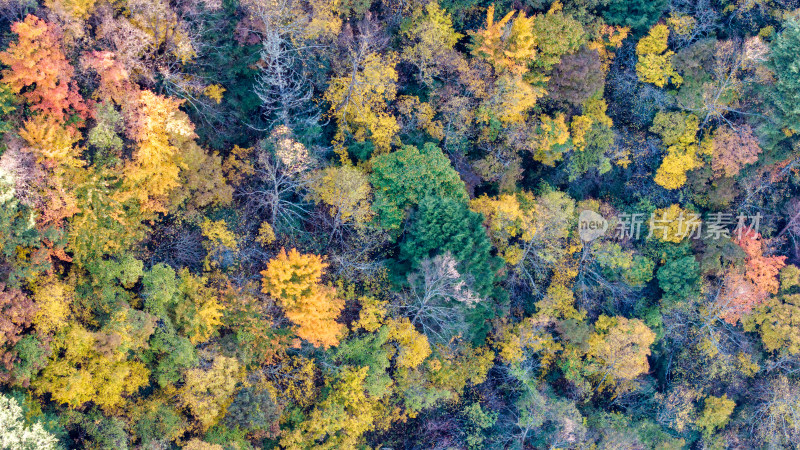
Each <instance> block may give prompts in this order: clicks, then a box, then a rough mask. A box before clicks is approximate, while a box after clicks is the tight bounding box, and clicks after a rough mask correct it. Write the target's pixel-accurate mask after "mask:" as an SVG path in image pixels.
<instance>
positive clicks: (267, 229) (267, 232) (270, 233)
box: [256, 220, 276, 245]
mask: <svg viewBox="0 0 800 450" xmlns="http://www.w3.org/2000/svg"><path fill="white" fill-rule="evenodd" d="M275 238H276V237H275V230H273V229H272V225H270V224H269V222H267V221H266V220H265V221H264V222H262V223H261V226H260V227H258V236H256V242H258V243H259V244H261V245H269V244H272V243H273V242H275Z"/></svg>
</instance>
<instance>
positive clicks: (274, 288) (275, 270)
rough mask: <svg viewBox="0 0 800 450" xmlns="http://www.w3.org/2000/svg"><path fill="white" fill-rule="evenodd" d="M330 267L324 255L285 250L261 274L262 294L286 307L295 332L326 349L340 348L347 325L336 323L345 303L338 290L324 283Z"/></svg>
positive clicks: (285, 309) (284, 308) (287, 315)
mask: <svg viewBox="0 0 800 450" xmlns="http://www.w3.org/2000/svg"><path fill="white" fill-rule="evenodd" d="M327 266H328V265H327V264H326V263H324V262H323V261H322V258H321V257H320V256H317V255H311V254H308V255H303V254H300V252H298V251H297V250H296V249H291V250H290V251H289V253H286V251H285V250H284V249H281V252H280V253H279V254H278V255H277V256H276V257H275V258H273V259H272V260H271V261H270V262H269V264H267V269H266V270H264V271H262V272H261V275H263V278H262V280H261V281H262V292H264V293H266V294H269V295H271V296H272V297H274V298H275V299H276V300H277V301H278V303H279V304H280V305H281V306H282V307H283V310H284V312H285V313H286V317H287V318H289V320H291V321H292V322H293V323H294V324H295V325H296V327H295V333H296V334H297V335H298V336H299V337H301V338H302V339H305V340H307V341H309V342H310V343H311V344H312V345H314V346H316V347H323V348H328V347H330V346H333V345H337V344H338V343H339V337H340V336H341V334H342V333H343V331H344V326H343V325H341V324H339V323H337V322H336V318H337V317H339V313H340V312H341V311H342V308H343V307H344V302H343V301H342V300H341V299H338V298H336V290H335V289H334V288H332V287H329V286H325V285H323V284H321V283H320V279H321V278H322V273H323V271H324V270H325V267H327Z"/></svg>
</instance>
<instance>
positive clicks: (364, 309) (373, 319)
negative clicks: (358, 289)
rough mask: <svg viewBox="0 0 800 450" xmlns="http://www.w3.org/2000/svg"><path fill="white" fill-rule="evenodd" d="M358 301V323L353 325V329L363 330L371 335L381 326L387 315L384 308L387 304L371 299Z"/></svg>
mask: <svg viewBox="0 0 800 450" xmlns="http://www.w3.org/2000/svg"><path fill="white" fill-rule="evenodd" d="M358 301H359V303H361V311H360V312H359V315H358V321H357V322H355V323H354V324H353V329H358V328H363V329H365V330H367V331H369V332H370V333H372V332H374V331H375V330H377V329H378V328H380V327H381V326H382V325H383V323H384V320H385V318H386V316H387V315H388V314H389V311H388V310H387V308H386V305H387V304H388V302H386V301H380V300H376V299H375V298H373V297H361V298H359V299H358Z"/></svg>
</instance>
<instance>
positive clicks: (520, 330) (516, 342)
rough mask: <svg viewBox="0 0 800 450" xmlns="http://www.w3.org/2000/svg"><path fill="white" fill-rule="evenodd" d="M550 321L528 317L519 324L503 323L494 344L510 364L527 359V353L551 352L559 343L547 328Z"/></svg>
mask: <svg viewBox="0 0 800 450" xmlns="http://www.w3.org/2000/svg"><path fill="white" fill-rule="evenodd" d="M547 324H548V321H546V320H544V321H543V320H540V319H538V318H535V317H528V318H526V319H524V320H523V321H522V322H519V323H517V324H513V325H512V324H505V323H504V324H502V325H500V326H499V327H498V329H497V331H496V334H495V337H494V344H495V346H497V348H498V349H499V350H500V353H499V355H500V358H501V359H502V360H503V361H504V362H506V363H508V364H519V363H521V362H523V361H524V360H525V359H527V357H528V356H527V355H526V353H528V352H532V353H539V352H549V351H554V350H556V347H557V346H558V344H556V343H555V342H554V341H553V336H552V335H551V334H550V333H548V332H547V331H546V329H545V327H546V326H547Z"/></svg>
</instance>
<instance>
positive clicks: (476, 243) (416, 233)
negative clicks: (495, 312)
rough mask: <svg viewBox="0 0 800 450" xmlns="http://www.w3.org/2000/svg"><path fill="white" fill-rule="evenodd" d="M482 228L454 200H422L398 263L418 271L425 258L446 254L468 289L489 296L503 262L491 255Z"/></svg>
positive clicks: (479, 219)
mask: <svg viewBox="0 0 800 450" xmlns="http://www.w3.org/2000/svg"><path fill="white" fill-rule="evenodd" d="M482 224H483V215H482V214H478V213H475V212H473V211H471V210H470V209H469V208H467V205H466V204H464V203H462V202H460V201H458V200H454V199H450V198H446V197H444V198H442V197H433V196H429V197H425V198H424V199H423V200H422V201H421V202H420V203H419V210H418V211H417V212H416V213H415V216H414V220H413V221H412V222H411V224H410V226H409V227H408V230H407V234H406V236H405V238H404V240H403V242H402V243H401V245H400V259H401V260H403V261H408V262H409V263H410V265H411V267H418V266H419V263H420V262H421V261H422V260H423V259H425V258H430V257H433V256H435V255H440V254H444V253H450V254H451V255H453V257H454V258H455V259H456V261H458V262H459V265H458V269H459V272H460V273H461V274H463V275H469V276H470V277H471V278H472V280H473V281H472V289H474V290H475V292H477V293H478V294H479V295H482V296H488V295H491V294H492V292H493V285H494V283H495V281H496V280H497V272H498V271H499V270H500V268H501V267H502V266H503V262H502V259H500V258H498V257H496V256H494V255H492V244H491V242H490V241H489V237H488V236H487V235H486V230H485V229H484V228H483V225H482Z"/></svg>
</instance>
